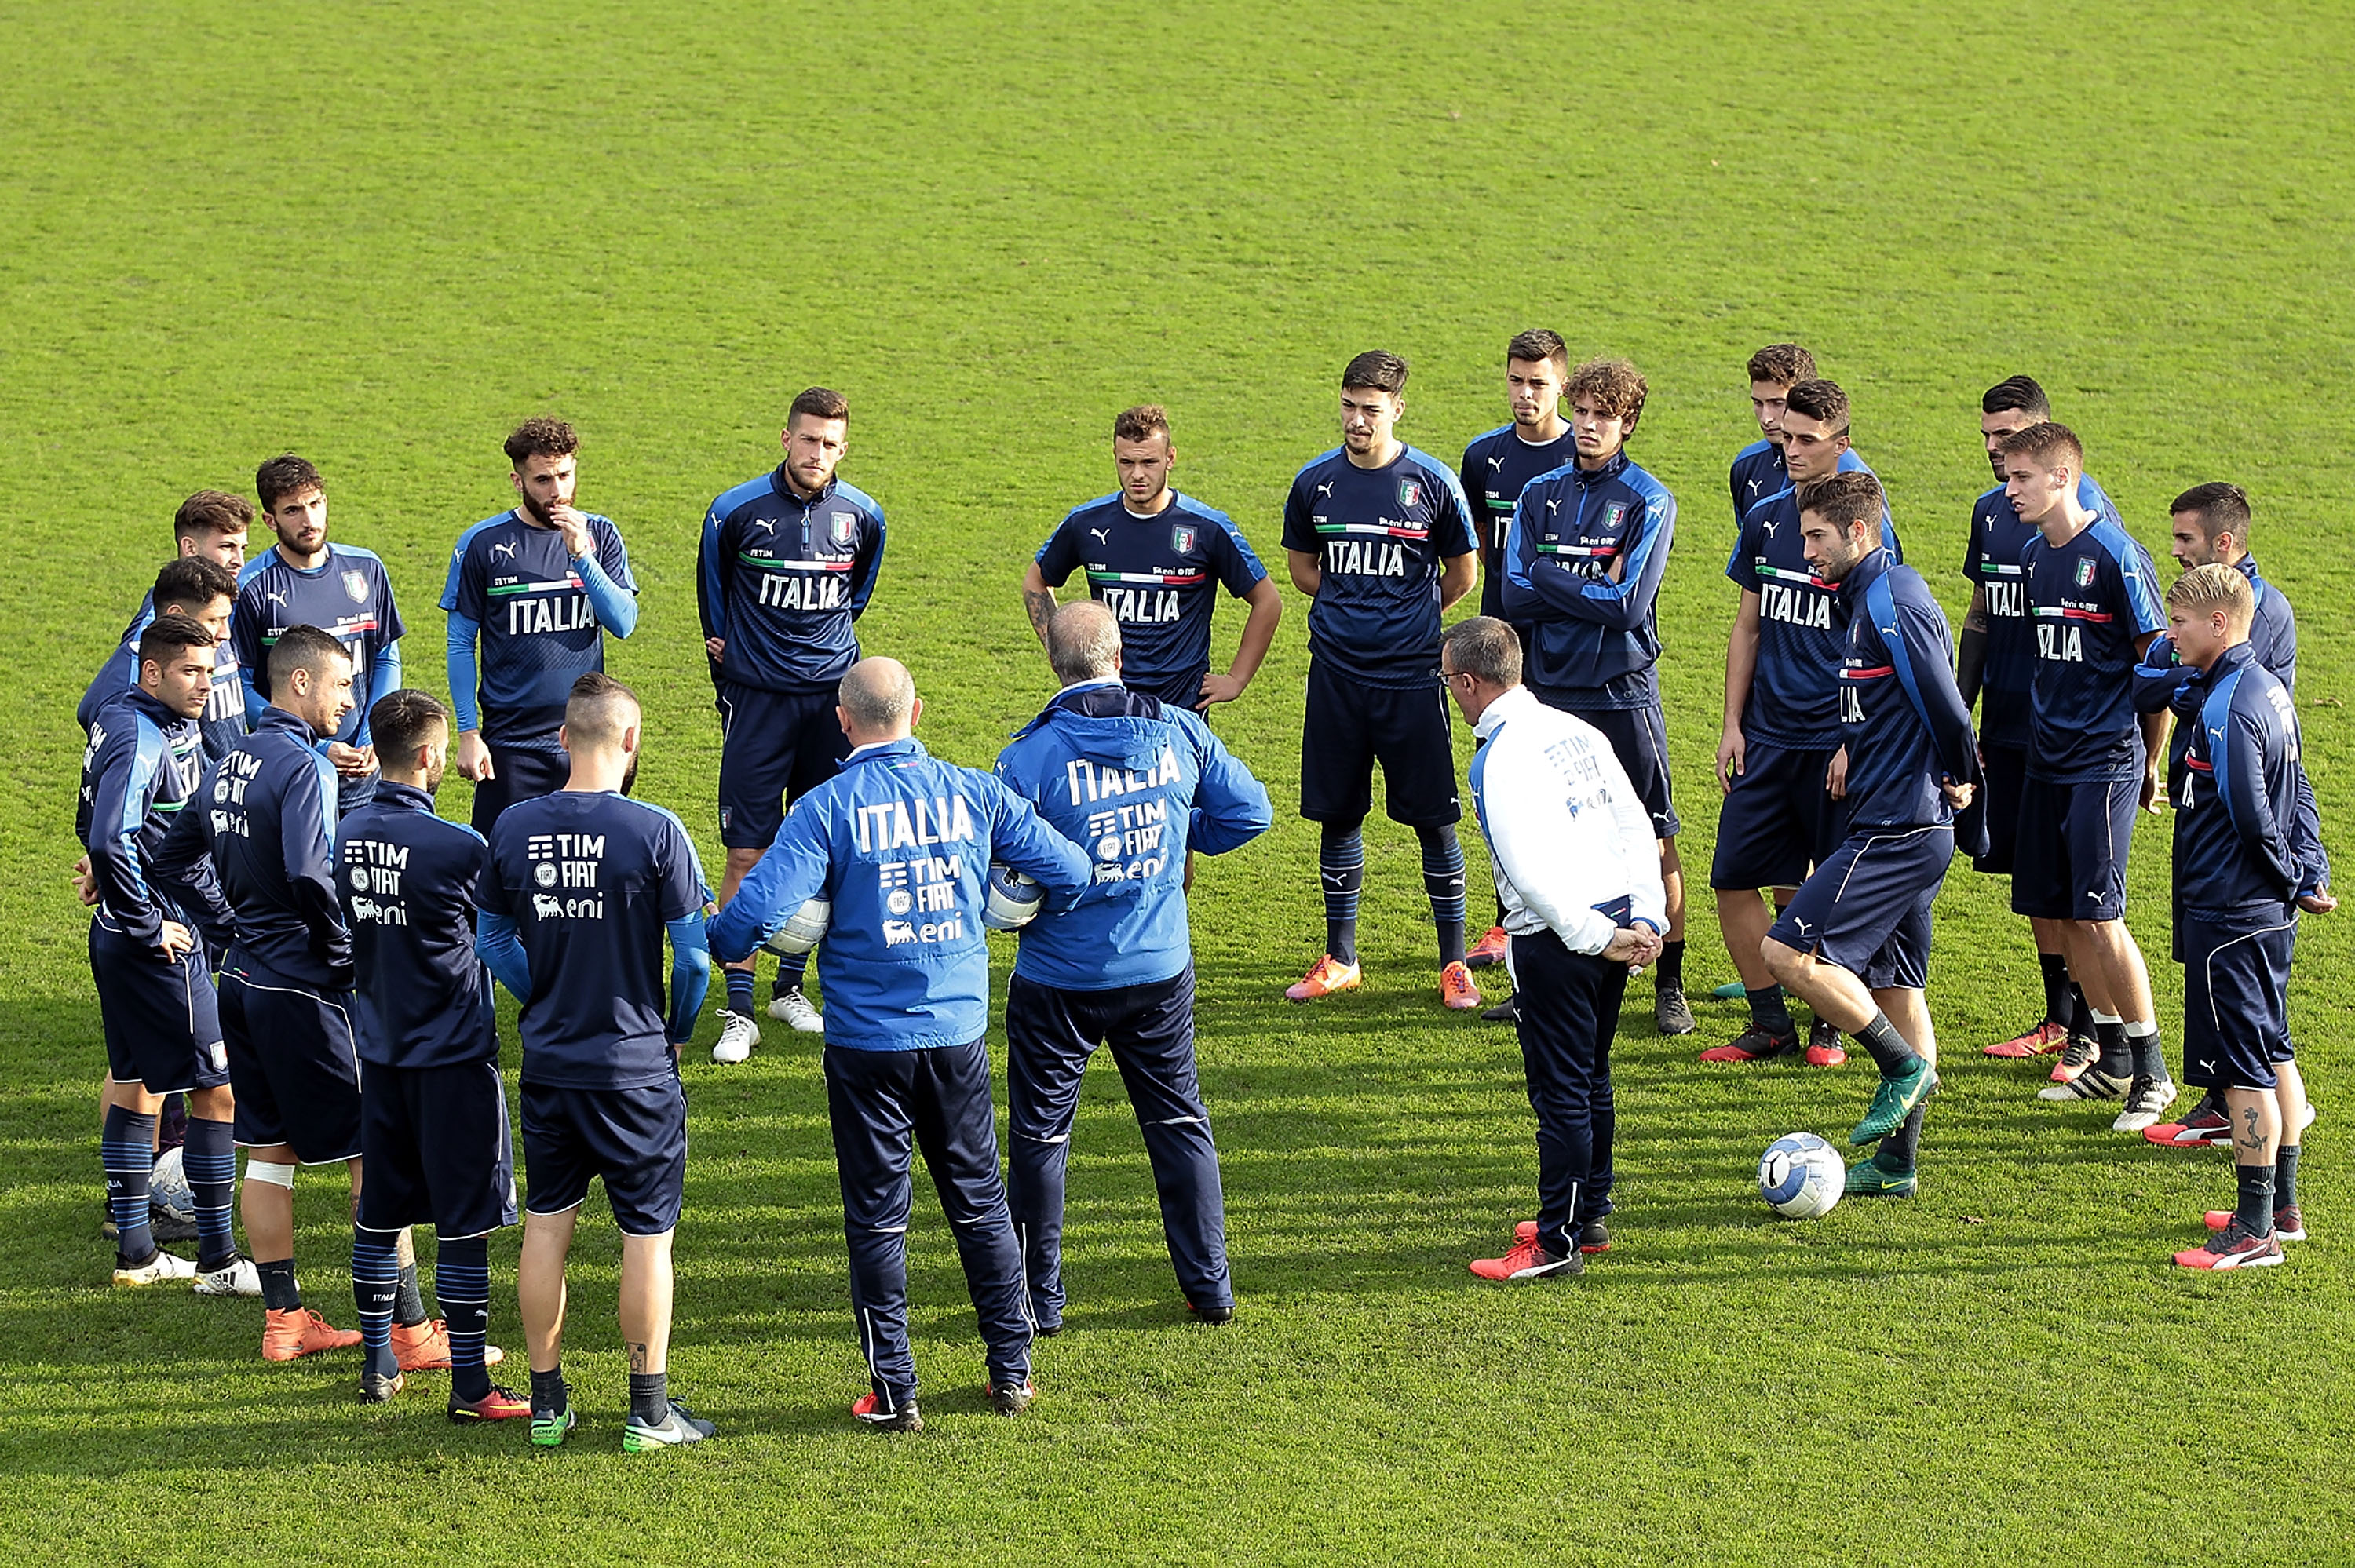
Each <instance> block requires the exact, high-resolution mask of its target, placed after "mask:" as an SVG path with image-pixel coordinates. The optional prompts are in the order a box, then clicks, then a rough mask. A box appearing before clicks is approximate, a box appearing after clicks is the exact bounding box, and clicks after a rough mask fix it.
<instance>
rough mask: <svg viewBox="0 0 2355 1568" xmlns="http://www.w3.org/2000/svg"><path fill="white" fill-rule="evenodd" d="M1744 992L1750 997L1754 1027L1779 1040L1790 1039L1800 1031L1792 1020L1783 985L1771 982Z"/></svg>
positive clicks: (1751, 1018)
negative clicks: (1784, 997)
mask: <svg viewBox="0 0 2355 1568" xmlns="http://www.w3.org/2000/svg"><path fill="white" fill-rule="evenodd" d="M1742 995H1743V996H1745V997H1748V998H1749V999H1750V1022H1751V1023H1752V1024H1753V1026H1754V1027H1756V1028H1760V1029H1764V1031H1766V1033H1769V1034H1772V1035H1773V1036H1774V1038H1775V1039H1777V1040H1788V1039H1791V1038H1793V1037H1794V1036H1796V1034H1797V1033H1798V1032H1799V1026H1798V1025H1797V1024H1796V1023H1794V1022H1791V1010H1790V1008H1789V1007H1788V1006H1786V1005H1785V1003H1784V1001H1783V988H1782V987H1781V986H1779V985H1774V984H1773V983H1771V982H1770V983H1768V984H1766V985H1763V986H1761V987H1759V988H1758V989H1757V990H1756V991H1743V992H1742Z"/></svg>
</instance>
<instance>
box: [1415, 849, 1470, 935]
mask: <svg viewBox="0 0 2355 1568" xmlns="http://www.w3.org/2000/svg"><path fill="white" fill-rule="evenodd" d="M1414 833H1415V837H1417V838H1418V839H1421V840H1422V841H1423V895H1424V896H1425V897H1427V898H1429V899H1430V900H1431V923H1432V924H1433V926H1434V927H1438V930H1439V962H1440V967H1442V968H1443V969H1444V968H1445V967H1446V966H1447V965H1449V964H1460V963H1462V962H1463V961H1464V846H1463V845H1462V844H1460V843H1458V842H1456V840H1455V828H1454V827H1453V826H1452V825H1449V824H1445V823H1443V824H1441V825H1440V826H1438V827H1435V828H1417V829H1415V831H1414Z"/></svg>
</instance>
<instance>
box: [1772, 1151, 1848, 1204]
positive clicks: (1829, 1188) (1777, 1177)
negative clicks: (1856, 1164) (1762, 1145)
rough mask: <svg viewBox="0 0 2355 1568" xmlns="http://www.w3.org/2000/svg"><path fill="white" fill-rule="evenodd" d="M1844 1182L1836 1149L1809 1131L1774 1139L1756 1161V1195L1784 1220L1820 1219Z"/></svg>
mask: <svg viewBox="0 0 2355 1568" xmlns="http://www.w3.org/2000/svg"><path fill="white" fill-rule="evenodd" d="M1847 1185H1848V1165H1847V1162H1846V1161H1844V1160H1841V1159H1840V1157H1839V1150H1836V1149H1834V1148H1833V1147H1832V1146H1831V1145H1830V1144H1828V1143H1826V1142H1825V1141H1824V1140H1823V1139H1820V1138H1817V1136H1816V1135H1815V1134H1814V1133H1812V1132H1795V1133H1792V1134H1790V1135H1789V1136H1787V1137H1785V1138H1778V1139H1775V1140H1774V1142H1772V1143H1770V1144H1768V1145H1767V1146H1766V1152H1765V1153H1764V1154H1763V1155H1761V1156H1760V1157H1759V1160H1758V1195H1759V1196H1760V1197H1762V1198H1764V1199H1765V1200H1766V1206H1767V1207H1768V1208H1770V1209H1772V1210H1774V1212H1775V1213H1778V1214H1780V1215H1782V1216H1783V1217H1784V1218H1785V1219H1786V1220H1819V1219H1821V1218H1823V1217H1824V1216H1825V1215H1826V1214H1828V1213H1831V1212H1832V1205H1833V1204H1835V1203H1837V1202H1839V1201H1840V1192H1841V1191H1842V1190H1843V1189H1844V1188H1846V1187H1847Z"/></svg>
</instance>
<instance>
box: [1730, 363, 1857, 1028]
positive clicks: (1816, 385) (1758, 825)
mask: <svg viewBox="0 0 2355 1568" xmlns="http://www.w3.org/2000/svg"><path fill="white" fill-rule="evenodd" d="M1781 423H1782V427H1783V447H1782V451H1783V466H1784V471H1785V476H1786V478H1787V479H1788V480H1789V483H1787V484H1785V486H1784V488H1783V489H1782V490H1780V491H1779V492H1777V493H1774V494H1772V495H1769V496H1768V497H1767V498H1766V499H1765V500H1764V501H1761V502H1759V503H1757V504H1756V505H1754V506H1753V507H1752V508H1751V509H1750V511H1749V513H1748V514H1746V515H1745V516H1744V517H1743V518H1742V533H1741V535H1740V536H1739V537H1738V538H1737V539H1736V540H1735V541H1734V546H1733V552H1732V556H1729V557H1728V558H1727V560H1726V563H1725V575H1726V576H1727V577H1730V578H1731V579H1732V581H1733V583H1734V585H1735V586H1736V587H1737V588H1740V589H1741V590H1742V598H1741V604H1740V607H1739V608H1738V609H1736V610H1735V612H1734V617H1733V630H1732V633H1731V634H1730V635H1729V636H1728V638H1727V640H1726V649H1725V718H1724V726H1723V732H1722V734H1721V736H1719V739H1718V744H1717V782H1718V789H1719V790H1720V791H1721V794H1722V796H1723V800H1722V801H1721V804H1720V806H1719V808H1718V818H1717V851H1716V854H1715V856H1714V858H1713V859H1712V860H1711V862H1710V874H1709V885H1710V889H1711V890H1712V891H1713V892H1714V893H1715V894H1716V895H1717V921H1718V927H1719V929H1720V930H1721V932H1722V933H1723V935H1724V938H1725V950H1726V953H1727V956H1728V957H1730V958H1731V959H1732V960H1733V967H1734V969H1735V970H1736V971H1737V972H1739V974H1740V975H1741V977H1742V991H1743V992H1744V993H1745V995H1746V996H1747V998H1748V1001H1749V1004H1750V1024H1749V1027H1748V1028H1746V1029H1744V1030H1743V1031H1742V1033H1741V1034H1740V1035H1738V1036H1736V1037H1735V1039H1734V1040H1733V1041H1732V1044H1725V1045H1716V1046H1711V1047H1710V1049H1708V1050H1706V1051H1703V1052H1702V1053H1701V1054H1700V1059H1701V1060H1702V1061H1704V1062H1758V1061H1764V1060H1766V1059H1767V1058H1769V1057H1774V1056H1781V1055H1785V1054H1789V1053H1791V1052H1794V1051H1796V1050H1797V1049H1798V1048H1799V1044H1798V1029H1797V1026H1796V1024H1794V1023H1793V1022H1792V1021H1791V1014H1790V1010H1789V1008H1788V1007H1787V1006H1786V1005H1785V1000H1784V996H1783V991H1782V988H1781V987H1780V986H1778V985H1777V984H1776V983H1775V981H1774V975H1773V974H1772V973H1770V972H1769V971H1768V969H1767V968H1766V964H1765V961H1764V959H1763V958H1762V957H1761V953H1762V951H1763V949H1762V948H1761V947H1760V943H1762V942H1763V941H1764V940H1765V937H1766V932H1767V928H1768V927H1769V926H1770V925H1771V924H1772V922H1773V917H1774V916H1772V915H1770V913H1769V911H1768V909H1767V906H1766V905H1765V904H1764V902H1763V901H1762V900H1761V899H1760V897H1759V890H1760V889H1762V888H1765V889H1771V890H1772V891H1773V895H1774V912H1775V913H1779V912H1780V911H1781V910H1782V909H1783V908H1785V907H1786V906H1788V905H1789V903H1790V899H1791V895H1792V891H1793V890H1794V889H1796V887H1797V886H1798V885H1799V884H1800V883H1802V882H1803V881H1805V880H1806V875H1807V873H1808V871H1809V870H1810V869H1811V868H1812V867H1814V866H1817V865H1820V864H1821V863H1823V862H1824V860H1825V858H1826V857H1827V856H1828V855H1829V854H1830V853H1832V851H1833V850H1834V849H1836V848H1838V845H1839V842H1840V839H1841V837H1842V835H1843V832H1844V828H1843V813H1842V810H1841V808H1840V805H1839V800H1838V789H1839V776H1840V773H1841V772H1842V771H1843V770H1844V769H1845V768H1846V766H1847V758H1845V757H1844V756H1843V755H1842V753H1841V750H1840V746H1841V730H1840V718H1839V671H1840V662H1841V659H1842V658H1843V656H1844V653H1845V649H1846V644H1845V641H1844V630H1845V629H1844V628H1842V627H1840V626H1839V625H1838V621H1837V618H1836V614H1835V611H1836V609H1837V600H1838V585H1837V584H1834V583H1830V582H1827V581H1825V580H1824V579H1822V578H1821V577H1817V575H1816V574H1815V571H1814V568H1813V567H1811V566H1810V564H1809V563H1808V561H1807V558H1806V546H1805V545H1804V543H1803V542H1802V541H1801V539H1800V536H1799V535H1800V529H1799V502H1798V492H1799V487H1800V486H1801V485H1805V484H1812V483H1814V482H1817V481H1818V480H1823V479H1828V478H1829V477H1831V476H1832V475H1833V474H1835V473H1841V472H1862V473H1870V469H1867V468H1866V467H1864V465H1863V461H1862V460H1861V459H1859V458H1856V457H1855V455H1854V451H1853V449H1852V448H1851V446H1850V444H1849V401H1848V394H1847V393H1846V392H1843V391H1842V390H1841V389H1840V388H1839V387H1838V384H1836V383H1834V382H1830V381H1824V380H1814V381H1801V382H1797V383H1796V384H1794V385H1793V386H1792V387H1790V388H1789V390H1788V392H1787V393H1786V395H1785V398H1784V405H1783V415H1782V419H1781ZM1882 524H1883V538H1882V541H1881V542H1882V544H1883V545H1884V546H1887V547H1888V549H1889V551H1890V553H1891V557H1892V558H1894V557H1895V556H1896V551H1897V534H1896V530H1895V528H1894V527H1892V526H1891V525H1889V524H1888V520H1887V519H1886V518H1883V519H1882ZM1805 1059H1806V1062H1807V1064H1808V1065H1811V1066H1819V1067H1836V1066H1838V1065H1840V1064H1841V1063H1843V1062H1845V1061H1847V1060H1848V1052H1847V1051H1846V1050H1845V1049H1843V1048H1842V1047H1841V1045H1840V1043H1839V1031H1838V1028H1837V1027H1836V1026H1835V1025H1833V1024H1832V1023H1831V1022H1829V1021H1828V1020H1827V1019H1823V1018H1817V1020H1816V1021H1815V1022H1814V1025H1813V1026H1812V1028H1811V1029H1810V1031H1809V1033H1808V1038H1807V1045H1806V1058H1805Z"/></svg>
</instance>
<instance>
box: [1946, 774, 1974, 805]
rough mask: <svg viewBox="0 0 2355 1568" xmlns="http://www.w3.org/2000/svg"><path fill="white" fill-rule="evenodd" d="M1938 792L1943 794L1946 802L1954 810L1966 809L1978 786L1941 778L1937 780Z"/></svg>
mask: <svg viewBox="0 0 2355 1568" xmlns="http://www.w3.org/2000/svg"><path fill="white" fill-rule="evenodd" d="M1938 792H1939V793H1940V794H1942V795H1944V796H1945V798H1946V804H1947V805H1949V806H1952V807H1953V808H1954V809H1955V810H1957V811H1961V810H1968V809H1969V808H1970V803H1971V797H1972V796H1974V795H1976V794H1977V793H1978V786H1977V785H1976V784H1957V783H1955V781H1954V780H1953V779H1939V780H1938Z"/></svg>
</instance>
